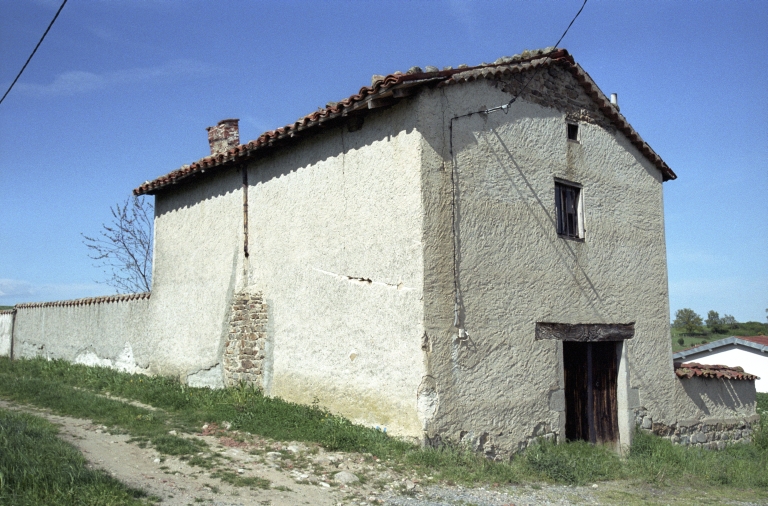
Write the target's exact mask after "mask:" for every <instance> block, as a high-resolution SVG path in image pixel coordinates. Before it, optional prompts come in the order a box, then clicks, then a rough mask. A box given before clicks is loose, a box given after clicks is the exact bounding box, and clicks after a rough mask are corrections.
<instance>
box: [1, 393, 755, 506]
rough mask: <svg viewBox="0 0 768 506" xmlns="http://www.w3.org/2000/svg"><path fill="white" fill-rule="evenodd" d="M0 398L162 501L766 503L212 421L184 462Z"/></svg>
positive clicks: (222, 504) (517, 505) (489, 505)
mask: <svg viewBox="0 0 768 506" xmlns="http://www.w3.org/2000/svg"><path fill="white" fill-rule="evenodd" d="M0 408H4V409H12V410H21V411H25V412H27V413H30V414H34V415H37V416H41V417H43V418H46V419H47V420H49V421H50V422H52V423H54V424H56V425H58V426H59V427H60V430H59V434H60V436H61V438H62V439H64V440H66V441H68V442H70V443H72V444H73V445H74V446H76V447H77V448H78V449H79V450H80V451H81V452H82V453H83V455H84V456H85V457H86V459H87V460H88V462H89V464H90V465H91V466H92V467H94V468H101V469H104V470H106V471H107V472H109V473H110V474H112V476H114V477H115V478H116V479H118V480H120V481H121V482H123V483H125V484H126V485H129V486H131V487H134V488H138V489H142V490H144V491H146V492H147V493H148V494H149V495H150V496H154V497H155V498H157V499H158V500H159V501H160V504H162V505H163V506H166V505H167V506H187V505H197V504H204V505H215V506H240V505H242V506H249V505H274V506H282V505H286V506H293V505H303V504H308V505H312V506H315V505H317V506H325V505H334V506H335V505H349V504H356V505H363V504H365V505H370V504H387V505H393V506H394V505H398V506H451V505H464V506H466V505H475V506H522V505H531V506H533V505H541V504H553V505H554V504H557V505H576V504H621V505H623V506H629V505H635V504H638V505H639V504H643V505H644V504H693V503H694V502H695V503H697V504H726V503H727V504H740V505H753V504H765V502H763V501H762V500H760V501H759V502H752V501H754V499H753V497H754V496H752V497H750V499H752V501H750V499H747V500H744V499H746V498H737V497H732V494H733V492H735V491H734V490H732V489H731V490H730V491H725V492H727V495H725V497H724V496H723V495H720V494H716V495H714V496H710V497H707V493H706V492H704V493H703V494H702V493H701V492H697V491H696V490H693V489H680V488H677V489H667V490H658V489H653V488H650V487H648V486H639V485H637V484H630V483H627V482H611V483H601V484H600V485H599V486H598V485H592V486H587V487H572V486H563V485H542V484H531V485H521V486H503V487H490V488H485V487H476V488H464V487H460V486H448V485H445V484H436V483H433V482H432V481H431V480H430V477H428V476H426V477H425V476H417V475H415V474H405V473H403V472H399V471H397V470H395V469H392V467H391V466H389V465H387V463H385V462H380V461H378V460H377V459H375V458H373V457H371V456H370V455H368V456H365V455H360V454H354V453H340V452H326V451H324V450H323V449H322V448H320V447H319V446H317V445H307V444H302V443H296V442H278V441H271V440H266V439H263V438H260V437H258V436H253V435H250V434H247V433H239V432H236V431H230V430H226V428H222V427H218V426H216V425H215V424H211V425H210V426H204V427H203V432H202V433H201V434H178V435H179V436H182V437H186V438H197V439H200V440H203V441H205V442H206V443H207V444H208V447H209V448H208V451H207V452H205V453H199V454H198V455H197V456H196V457H193V458H194V459H195V460H196V463H197V465H190V463H188V462H187V461H186V460H183V459H181V458H178V457H169V456H167V455H165V456H164V455H161V454H160V453H158V452H157V451H156V450H155V449H153V448H151V447H146V448H142V447H141V446H140V445H139V444H138V443H136V442H130V443H129V442H128V440H129V439H130V437H129V436H127V435H122V434H110V433H109V432H108V430H107V428H106V427H104V426H101V425H95V424H93V423H91V422H90V421H88V420H83V419H78V418H69V417H64V416H59V415H55V414H52V413H50V412H49V411H47V410H41V409H37V408H34V407H30V406H19V405H16V404H13V403H10V402H7V401H3V400H0ZM171 433H172V434H175V433H174V432H171ZM339 473H341V474H339ZM348 480H353V482H349V481H348ZM354 480H358V481H354ZM344 481H347V482H346V483H344ZM737 495H738V494H737ZM760 495H761V496H763V497H768V496H765V495H764V494H760ZM739 499H741V501H739ZM692 501H693V502H692Z"/></svg>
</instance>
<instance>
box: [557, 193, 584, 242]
mask: <svg viewBox="0 0 768 506" xmlns="http://www.w3.org/2000/svg"><path fill="white" fill-rule="evenodd" d="M582 206H583V203H582V191H581V185H579V184H577V183H568V182H564V181H558V180H556V181H555V214H556V215H557V235H559V236H561V237H567V238H569V239H583V238H584V217H583V216H584V212H583V208H582Z"/></svg>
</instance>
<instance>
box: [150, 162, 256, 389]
mask: <svg viewBox="0 0 768 506" xmlns="http://www.w3.org/2000/svg"><path fill="white" fill-rule="evenodd" d="M241 181H242V179H241V175H240V172H239V170H237V169H219V170H218V171H217V172H216V173H215V174H212V175H205V176H204V177H201V178H199V179H198V180H196V181H190V182H187V183H186V184H184V185H179V186H178V187H176V186H171V187H170V188H169V189H168V191H164V192H160V193H158V194H157V195H156V196H155V251H154V263H153V266H152V267H153V268H152V275H153V277H152V307H151V314H150V319H151V328H152V335H153V342H154V350H153V357H154V360H153V362H152V364H151V370H152V372H153V373H159V374H167V375H174V376H179V377H180V378H181V379H182V380H183V381H187V382H189V383H190V384H191V385H195V386H211V387H220V386H223V375H222V369H221V364H220V362H221V355H222V349H223V343H224V338H225V335H226V331H227V323H228V317H229V305H230V302H231V299H232V294H233V293H234V292H235V290H236V287H237V286H238V284H241V283H242V256H243V253H242V250H243V246H242V243H243V239H242V238H243V225H242V220H243V213H242V198H243V197H242V187H241V184H242V183H241Z"/></svg>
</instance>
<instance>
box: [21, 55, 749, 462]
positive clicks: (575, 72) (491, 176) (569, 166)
mask: <svg viewBox="0 0 768 506" xmlns="http://www.w3.org/2000/svg"><path fill="white" fill-rule="evenodd" d="M208 135H209V141H210V146H211V155H210V156H207V157H205V158H203V159H201V160H199V161H197V162H194V163H192V164H190V165H185V166H183V167H181V168H180V169H178V170H175V171H173V172H170V173H169V174H167V175H165V176H162V177H158V178H157V179H154V180H152V181H147V182H145V183H144V184H142V185H140V186H139V187H138V188H136V189H135V190H134V193H135V194H136V195H152V196H154V198H155V250H154V267H153V286H152V292H151V295H150V294H132V295H120V296H114V297H109V298H95V299H81V300H77V301H64V302H55V303H34V304H20V305H18V306H17V307H16V309H15V310H14V315H15V316H14V318H15V323H14V330H13V332H12V336H11V338H10V346H9V348H10V349H11V351H10V353H11V354H15V355H16V356H34V355H44V356H49V357H61V358H65V359H68V360H75V361H79V362H84V363H89V364H97V365H106V366H111V367H118V368H121V369H123V370H128V371H135V372H147V373H153V374H171V375H176V376H179V377H180V378H181V379H182V380H183V381H186V382H187V383H189V384H190V385H195V386H210V387H221V386H223V385H226V384H233V383H237V382H240V381H245V382H248V383H251V384H253V385H256V386H258V387H259V388H262V389H263V390H264V392H265V393H266V394H267V395H274V396H279V397H282V398H285V399H287V400H291V401H296V402H300V403H310V402H312V401H313V400H315V399H316V400H318V401H319V403H320V405H322V406H325V407H327V408H328V409H330V410H331V411H333V412H335V413H340V414H343V415H345V416H347V417H349V418H350V419H352V420H353V421H355V422H359V423H364V424H369V425H372V426H380V427H386V428H387V429H388V432H389V433H393V434H396V435H401V436H406V437H413V438H417V439H419V440H421V441H423V442H425V443H427V444H438V443H440V442H441V441H447V440H450V441H463V442H465V443H466V444H469V445H471V446H472V447H473V448H474V449H476V450H478V451H482V452H485V453H486V454H487V455H489V456H494V457H498V458H501V457H503V456H504V455H508V454H510V453H514V452H515V451H518V450H519V449H522V448H524V447H525V446H526V445H528V444H529V443H530V442H531V441H533V440H535V439H536V438H539V437H544V438H550V439H556V440H558V441H562V440H564V439H566V438H567V439H583V440H588V441H593V442H611V443H614V444H617V445H622V446H625V445H628V444H629V443H630V441H631V438H632V434H633V431H634V428H635V425H636V424H640V425H641V426H642V427H644V428H646V429H648V430H653V431H655V432H657V433H659V434H662V435H664V436H666V437H669V438H671V439H673V440H675V441H676V442H679V443H684V444H700V445H701V444H705V445H709V446H713V447H715V446H718V445H720V444H721V442H722V441H725V440H726V439H727V438H732V439H738V438H740V437H747V436H748V434H749V424H750V423H752V422H753V421H754V420H755V389H754V377H753V376H751V375H748V374H741V375H739V374H732V375H730V376H729V375H726V376H723V375H722V374H720V375H707V374H690V375H685V374H684V375H682V376H679V375H676V374H675V368H674V367H673V362H672V352H671V344H670V333H669V302H668V288H667V263H666V251H665V237H664V210H663V190H662V184H663V183H664V182H665V181H670V180H673V179H675V178H676V175H675V173H674V172H673V171H672V170H671V169H670V168H669V167H668V166H667V164H666V163H665V162H664V161H663V160H662V159H661V158H660V157H659V156H658V155H657V154H656V153H655V152H654V151H653V150H652V149H651V147H650V146H649V145H648V144H647V143H646V142H645V141H643V139H642V138H641V137H640V135H639V134H638V133H637V132H636V131H635V130H634V129H633V128H632V127H631V126H630V125H629V123H628V122H627V120H626V119H625V118H624V116H623V115H622V114H621V113H620V111H619V107H618V105H617V103H616V100H615V99H614V100H612V99H609V98H608V97H607V96H606V95H605V94H603V92H602V91H601V90H600V89H599V88H598V87H597V85H596V84H595V83H594V82H593V80H592V79H591V78H590V76H589V75H588V74H587V73H586V72H585V71H584V70H583V69H582V68H581V67H580V66H579V65H578V64H577V63H576V62H575V61H574V59H573V57H572V56H571V55H570V54H569V53H568V52H567V51H566V50H564V49H553V48H550V49H546V50H541V51H534V52H525V53H523V54H521V55H516V56H513V57H508V58H501V59H499V60H497V61H495V62H494V63H489V64H482V65H479V66H474V67H468V66H466V65H461V66H459V67H457V68H450V67H447V68H444V69H442V70H439V69H437V68H435V67H426V68H425V69H420V68H418V67H413V68H411V69H410V70H408V71H407V72H405V73H401V72H396V73H394V74H391V75H387V76H373V79H372V82H371V85H370V86H366V87H363V88H362V89H361V90H360V91H359V93H357V94H355V95H352V96H350V97H348V98H346V99H344V100H342V101H340V102H331V103H329V104H328V105H327V106H326V107H325V108H323V109H321V110H318V111H316V112H313V113H312V114H309V115H308V116H305V117H303V118H301V119H300V120H298V121H296V122H295V123H292V124H290V125H287V126H285V127H283V128H278V129H277V130H273V131H270V132H267V133H265V134H263V135H261V136H260V137H259V138H257V139H255V140H253V141H250V142H246V143H243V144H241V143H240V140H239V133H238V122H237V120H224V121H222V122H220V123H219V124H218V125H216V126H214V127H211V128H209V130H208ZM718 424H719V425H718ZM692 435H695V438H694V437H693V436H692ZM722 444H724V443H722Z"/></svg>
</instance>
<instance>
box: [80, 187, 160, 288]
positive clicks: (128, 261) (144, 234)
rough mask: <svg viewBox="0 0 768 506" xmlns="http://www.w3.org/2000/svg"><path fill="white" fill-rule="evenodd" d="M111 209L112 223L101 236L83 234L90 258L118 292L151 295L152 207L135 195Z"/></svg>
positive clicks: (103, 228) (108, 283)
mask: <svg viewBox="0 0 768 506" xmlns="http://www.w3.org/2000/svg"><path fill="white" fill-rule="evenodd" d="M109 210H110V211H111V212H112V223H110V224H109V225H106V224H104V225H102V230H101V231H100V232H99V235H98V236H96V237H89V236H87V235H85V234H81V235H82V236H83V244H85V245H86V247H87V248H88V250H89V254H88V256H89V257H90V258H92V259H93V260H96V263H95V264H94V265H95V266H96V267H100V268H102V269H104V273H105V274H107V276H108V280H107V281H104V283H105V284H107V285H110V286H112V287H114V288H115V289H116V290H117V292H118V293H135V292H148V291H150V289H151V287H152V225H153V223H154V211H153V208H152V204H150V203H149V202H148V201H147V200H145V199H144V198H143V197H135V196H134V197H131V198H129V199H127V200H126V201H125V202H124V203H123V204H116V205H115V207H110V208H109Z"/></svg>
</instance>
